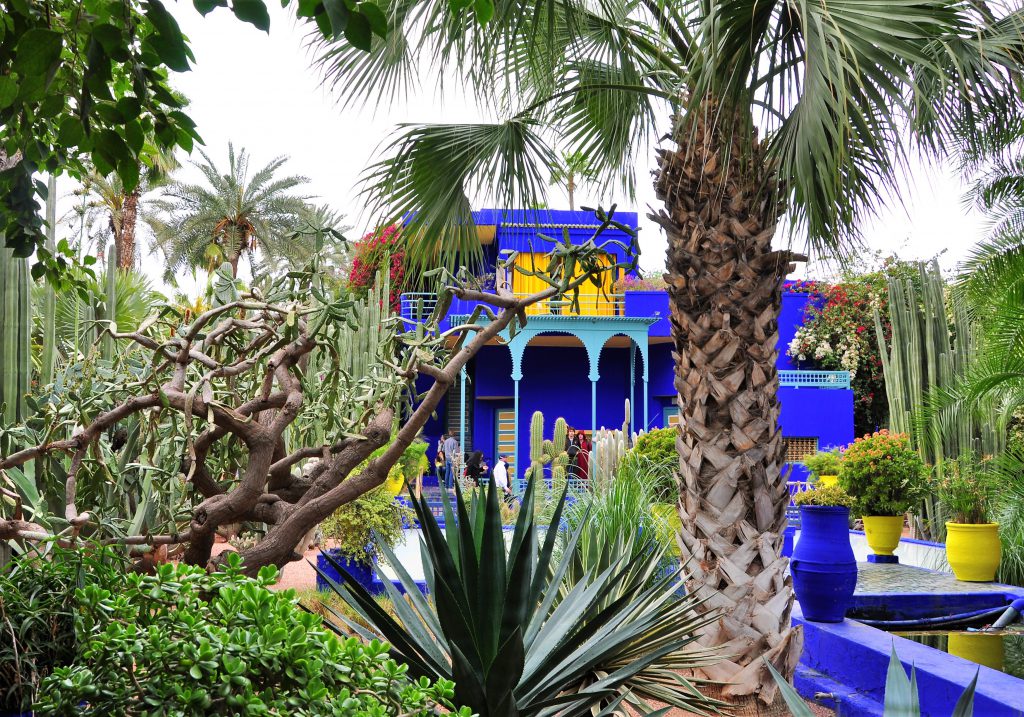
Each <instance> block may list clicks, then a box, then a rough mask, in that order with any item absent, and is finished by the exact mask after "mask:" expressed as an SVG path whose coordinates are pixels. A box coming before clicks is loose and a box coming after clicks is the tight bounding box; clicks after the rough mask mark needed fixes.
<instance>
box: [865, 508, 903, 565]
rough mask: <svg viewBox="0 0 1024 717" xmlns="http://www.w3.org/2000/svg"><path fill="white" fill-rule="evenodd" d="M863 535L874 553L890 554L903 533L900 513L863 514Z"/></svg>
mask: <svg viewBox="0 0 1024 717" xmlns="http://www.w3.org/2000/svg"><path fill="white" fill-rule="evenodd" d="M864 535H865V536H867V539H868V547H870V548H871V551H872V552H873V553H874V554H875V555H892V551H894V550H896V546H898V545H899V544H900V536H902V535H903V516H902V515H866V516H864Z"/></svg>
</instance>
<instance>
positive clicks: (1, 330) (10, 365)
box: [0, 237, 32, 425]
mask: <svg viewBox="0 0 1024 717" xmlns="http://www.w3.org/2000/svg"><path fill="white" fill-rule="evenodd" d="M0 238H2V237H0ZM31 289H32V286H31V279H30V277H29V267H28V260H27V259H19V258H17V257H15V256H14V255H13V252H12V251H11V250H10V249H7V248H5V247H2V246H0V296H2V297H3V306H2V307H0V352H2V353H0V355H2V357H3V364H2V365H0V403H2V404H3V406H4V409H3V419H4V423H5V424H7V425H11V424H13V423H17V422H19V421H22V420H24V419H25V418H27V408H26V405H25V394H27V393H28V391H29V388H30V386H31V380H32V312H31V303H32V293H31Z"/></svg>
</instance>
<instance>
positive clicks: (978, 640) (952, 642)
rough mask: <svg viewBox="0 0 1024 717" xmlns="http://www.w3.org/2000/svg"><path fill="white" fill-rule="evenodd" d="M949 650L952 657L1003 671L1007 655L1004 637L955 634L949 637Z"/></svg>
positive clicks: (967, 633) (964, 633) (966, 633)
mask: <svg viewBox="0 0 1024 717" xmlns="http://www.w3.org/2000/svg"><path fill="white" fill-rule="evenodd" d="M947 650H948V651H949V654H950V655H956V656H957V657H962V658H963V659H965V660H969V661H971V662H973V663H975V664H978V665H984V666H985V667H991V668H992V669H993V670H999V671H1000V672H1002V671H1003V665H1004V662H1005V657H1006V654H1005V649H1004V647H1003V636H1002V635H984V634H981V633H969V632H954V633H951V634H950V636H949V646H948V647H947Z"/></svg>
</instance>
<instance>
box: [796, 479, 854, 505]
mask: <svg viewBox="0 0 1024 717" xmlns="http://www.w3.org/2000/svg"><path fill="white" fill-rule="evenodd" d="M826 475H827V474H826ZM793 502H794V503H795V504H796V505H826V506H827V505H833V506H843V507H846V508H850V507H852V506H853V503H854V499H853V496H851V495H850V494H849V493H847V492H846V491H845V490H843V489H842V488H841V487H840V486H837V485H818V486H815V487H814V488H811V489H810V490H802V491H800V492H799V493H797V494H796V495H795V496H793Z"/></svg>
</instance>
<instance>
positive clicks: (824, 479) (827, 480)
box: [818, 476, 839, 486]
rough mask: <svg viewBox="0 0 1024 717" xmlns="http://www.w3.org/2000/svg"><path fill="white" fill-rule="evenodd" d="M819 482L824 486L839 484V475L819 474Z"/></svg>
mask: <svg viewBox="0 0 1024 717" xmlns="http://www.w3.org/2000/svg"><path fill="white" fill-rule="evenodd" d="M818 483H820V484H821V485H822V486H830V485H839V476H818Z"/></svg>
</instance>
